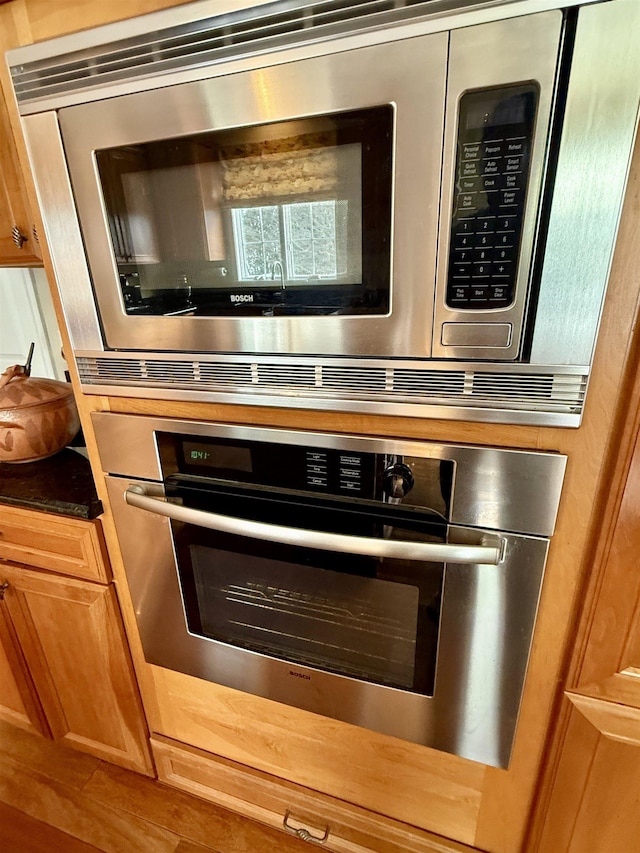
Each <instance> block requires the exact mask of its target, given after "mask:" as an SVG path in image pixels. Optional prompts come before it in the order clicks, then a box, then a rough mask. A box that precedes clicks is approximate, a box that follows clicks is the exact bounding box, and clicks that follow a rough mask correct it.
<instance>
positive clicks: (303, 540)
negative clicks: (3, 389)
mask: <svg viewBox="0 0 640 853" xmlns="http://www.w3.org/2000/svg"><path fill="white" fill-rule="evenodd" d="M124 497H125V501H126V502H127V503H128V504H129V505H130V506H135V507H138V509H144V510H146V511H147V512H155V513H156V514H157V515H164V516H165V517H166V518H173V519H174V520H175V521H182V522H184V523H185V524H195V525H197V526H199V527H206V528H208V529H209V530H219V531H221V532H223V533H234V534H236V535H238V536H248V537H249V538H251V539H262V540H266V541H268V542H280V543H282V544H285V545H301V546H304V547H305V548H316V549H318V550H320V551H338V552H340V553H343V554H360V555H361V556H365V557H387V558H389V559H395V560H416V561H435V562H442V563H461V564H464V565H470V566H476V565H492V566H497V565H498V563H500V562H501V557H502V550H503V549H502V547H500V546H498V547H495V546H490V545H477V546H474V545H450V544H441V543H438V542H402V541H395V540H390V539H370V538H367V537H365V536H344V535H343V534H340V533H324V532H318V531H314V530H301V529H299V528H296V527H285V526H283V525H280V524H265V523H264V522H260V521H249V520H248V519H246V518H233V517H230V516H227V515H220V514H219V513H213V512H203V511H202V510H198V509H192V508H191V507H185V506H180V505H179V504H174V503H168V502H167V501H166V500H163V499H162V498H156V497H153V496H150V495H148V494H147V493H146V490H145V487H144V486H130V487H129V488H128V489H127V490H126V492H125V496H124Z"/></svg>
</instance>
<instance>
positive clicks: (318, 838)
mask: <svg viewBox="0 0 640 853" xmlns="http://www.w3.org/2000/svg"><path fill="white" fill-rule="evenodd" d="M293 820H295V822H296V823H298V822H299V821H298V820H297V818H293ZM282 825H283V826H284V828H285V829H286V830H287V832H291V833H293V835H297V836H298V838H300V839H301V840H302V841H311V842H312V843H313V844H324V843H325V841H326V840H327V838H328V837H329V827H328V826H327V827H326V829H325V831H324V833H323V834H322V835H314V833H313V832H310V831H309V830H308V829H307V828H306V827H304V826H293V824H292V823H291V811H290V810H289V809H287V812H286V814H285V816H284V820H283V821H282Z"/></svg>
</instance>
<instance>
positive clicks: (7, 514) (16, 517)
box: [0, 506, 111, 584]
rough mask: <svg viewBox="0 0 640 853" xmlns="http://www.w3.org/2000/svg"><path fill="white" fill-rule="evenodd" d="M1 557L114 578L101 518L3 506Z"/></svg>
mask: <svg viewBox="0 0 640 853" xmlns="http://www.w3.org/2000/svg"><path fill="white" fill-rule="evenodd" d="M0 560H9V561H11V562H14V563H22V564H24V565H27V566H35V567H36V568H39V569H48V570H49V571H52V572H59V573H62V574H65V575H71V576H72V577H77V578H81V579H84V580H91V581H97V582H98V583H103V584H106V583H108V582H109V581H110V579H111V573H110V570H109V568H108V566H109V561H108V556H107V552H106V546H105V544H104V538H103V536H102V531H101V529H100V523H99V522H97V521H87V520H85V519H77V518H71V517H68V516H55V515H51V514H49V513H46V512H37V511H35V510H27V509H21V508H17V507H10V506H0Z"/></svg>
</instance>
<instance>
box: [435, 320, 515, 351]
mask: <svg viewBox="0 0 640 853" xmlns="http://www.w3.org/2000/svg"><path fill="white" fill-rule="evenodd" d="M441 341H442V345H443V346H445V347H501V348H502V347H508V346H509V344H510V343H511V323H443V324H442V337H441Z"/></svg>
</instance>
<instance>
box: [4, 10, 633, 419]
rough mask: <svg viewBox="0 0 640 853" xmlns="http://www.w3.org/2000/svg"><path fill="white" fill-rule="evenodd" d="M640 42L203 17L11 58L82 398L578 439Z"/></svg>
mask: <svg viewBox="0 0 640 853" xmlns="http://www.w3.org/2000/svg"><path fill="white" fill-rule="evenodd" d="M639 21H640V10H639V9H638V4H637V3H636V2H634V0H610V2H605V3H586V4H582V5H578V4H577V3H574V2H572V0H569V2H565V3H562V4H560V3H558V2H557V0H556V2H552V0H517V2H516V1H515V0H514V2H508V0H507V2H505V0H495V2H470V3H469V2H467V3H461V2H459V3H457V2H451V0H447V2H445V0H423V2H415V0H413V2H409V0H406V2H405V0H402V2H393V3H389V2H367V3H362V2H353V3H350V4H335V3H333V2H331V3H328V2H318V3H307V2H302V0H294V2H289V0H286V2H285V0H278V2H272V3H257V4H254V5H252V6H246V5H245V4H243V3H238V2H227V3H219V2H216V3H213V2H210V0H200V2H196V3H192V4H188V5H186V6H180V7H178V8H175V9H169V10H165V11H163V12H159V13H155V14H153V15H148V16H144V17H141V18H137V19H134V20H132V21H127V22H122V23H119V24H114V25H109V26H107V27H102V28H99V29H96V30H93V31H88V32H85V33H81V34H78V35H73V36H66V37H63V38H60V39H56V40H53V41H50V42H46V43H43V44H39V45H32V46H29V47H24V48H20V49H18V50H15V51H11V52H10V53H9V54H8V57H9V65H10V69H11V74H12V79H13V84H14V88H15V92H16V97H17V100H18V104H19V108H20V112H21V114H22V121H23V127H24V131H25V135H26V139H27V144H28V149H29V152H30V157H31V162H32V166H33V170H34V173H35V178H36V184H37V188H38V192H39V196H40V202H41V205H42V211H43V216H44V221H45V230H46V232H47V237H48V239H49V244H50V247H51V251H52V255H53V261H54V265H55V268H56V273H57V276H58V282H59V287H60V291H61V296H62V301H63V305H64V310H65V314H66V318H67V321H68V325H69V330H70V335H71V340H72V344H73V348H74V355H75V358H76V362H77V366H78V370H79V373H80V377H81V380H82V383H83V388H84V390H85V391H87V392H95V393H101V394H102V393H109V394H128V395H131V394H136V395H142V396H153V397H160V398H177V399H201V400H215V401H226V402H242V403H259V404H268V405H279V406H308V407H313V408H326V409H340V410H347V411H374V412H376V411H377V412H385V413H394V414H416V415H421V416H422V415H425V414H426V415H437V416H440V417H450V418H454V417H458V418H467V419H474V420H494V421H506V422H520V423H551V424H561V425H573V426H576V425H578V424H579V422H580V418H581V413H582V407H583V404H584V397H585V393H586V386H587V381H588V375H589V370H590V364H591V360H592V355H593V348H594V344H595V339H596V334H597V328H598V323H599V318H600V312H601V308H602V302H603V298H604V294H605V290H606V283H607V277H608V270H609V264H610V259H611V254H612V249H613V245H614V242H615V234H616V228H617V223H618V218H619V211H620V206H621V201H622V197H623V193H624V187H625V181H626V176H627V171H628V163H629V157H630V152H631V149H632V145H633V139H634V134H635V129H636V122H637V112H638V103H639V99H640V94H639V92H640V82H639V81H640V67H639V64H640V60H639V59H638V51H637V43H638V35H639V33H640V24H639Z"/></svg>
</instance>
